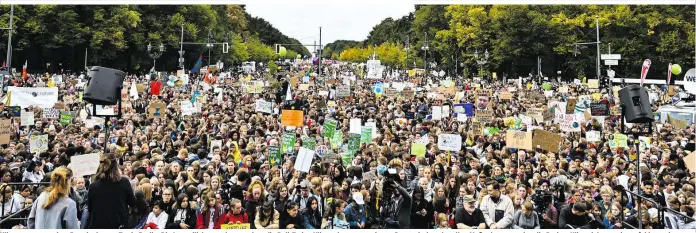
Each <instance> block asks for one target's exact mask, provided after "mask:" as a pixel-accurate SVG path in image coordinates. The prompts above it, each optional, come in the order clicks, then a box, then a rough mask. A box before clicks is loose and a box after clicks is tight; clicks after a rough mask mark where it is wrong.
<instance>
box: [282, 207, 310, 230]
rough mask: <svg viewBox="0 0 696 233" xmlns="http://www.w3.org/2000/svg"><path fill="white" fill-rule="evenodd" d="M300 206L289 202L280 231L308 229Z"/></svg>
mask: <svg viewBox="0 0 696 233" xmlns="http://www.w3.org/2000/svg"><path fill="white" fill-rule="evenodd" d="M299 211H300V205H299V204H297V203H296V202H292V201H291V202H289V203H288V204H287V205H286V206H285V214H283V216H281V217H282V220H281V221H280V229H306V226H305V221H304V219H303V218H302V216H301V215H300V214H299Z"/></svg>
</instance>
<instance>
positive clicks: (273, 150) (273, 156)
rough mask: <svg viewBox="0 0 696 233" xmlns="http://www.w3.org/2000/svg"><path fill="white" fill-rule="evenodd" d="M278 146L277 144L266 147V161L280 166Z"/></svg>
mask: <svg viewBox="0 0 696 233" xmlns="http://www.w3.org/2000/svg"><path fill="white" fill-rule="evenodd" d="M280 156H281V155H280V148H279V147H278V146H269V147H268V161H269V163H270V164H271V165H276V166H280V164H281V162H280Z"/></svg>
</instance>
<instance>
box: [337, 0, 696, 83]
mask: <svg viewBox="0 0 696 233" xmlns="http://www.w3.org/2000/svg"><path fill="white" fill-rule="evenodd" d="M596 19H599V29H600V38H599V39H600V41H601V42H602V43H601V45H600V46H601V47H600V49H601V53H602V54H605V53H609V43H611V53H614V54H621V55H622V60H621V61H619V66H614V67H612V69H613V70H615V71H616V75H617V77H626V78H637V77H639V75H640V66H641V64H642V63H643V60H645V59H651V60H652V66H651V68H650V70H651V71H650V72H649V73H648V78H655V79H665V78H666V75H667V74H666V70H667V65H668V63H673V64H680V65H681V66H682V67H685V68H687V67H694V57H695V55H696V51H695V49H694V44H695V41H696V37H695V31H694V21H693V19H694V7H693V6H688V5H630V6H629V5H417V6H416V9H415V12H413V13H411V14H409V15H407V16H404V17H402V18H400V19H397V20H394V19H391V18H387V19H385V20H383V21H382V22H381V23H380V24H378V25H376V26H375V27H374V28H373V30H372V32H371V33H370V34H369V36H368V38H367V39H366V40H365V41H362V42H359V43H356V44H355V48H359V49H358V50H371V49H370V48H371V46H372V48H375V47H383V44H385V43H386V44H387V45H384V47H389V46H390V44H395V45H398V46H401V47H402V48H403V47H404V46H405V45H406V42H407V40H408V42H409V44H410V49H409V50H408V53H409V54H408V56H402V55H400V54H402V53H404V52H405V51H403V50H399V51H397V50H387V51H392V52H394V53H397V54H380V53H379V52H378V53H377V54H378V58H382V56H385V57H396V58H399V59H400V60H397V61H390V62H388V63H398V64H399V65H400V66H401V67H409V68H412V67H413V63H414V62H415V64H416V67H419V68H422V67H423V57H424V51H423V50H422V49H421V48H422V47H423V45H424V41H425V40H426V38H427V41H428V47H429V51H428V52H427V61H428V63H436V64H437V66H436V67H430V68H435V69H438V70H440V69H443V70H448V71H450V72H452V71H454V70H455V66H457V65H459V67H457V70H459V72H460V74H459V75H462V73H461V72H462V71H463V70H467V71H471V72H470V73H474V71H476V70H478V65H477V64H476V61H475V59H474V56H473V54H474V52H475V51H479V53H480V54H481V53H482V52H483V51H484V50H486V49H487V50H488V51H489V53H490V58H489V59H488V63H487V64H486V65H485V66H484V70H486V71H487V73H490V72H497V73H498V76H501V75H502V74H505V75H506V76H508V77H517V76H528V75H529V74H530V73H531V74H533V75H536V74H537V73H538V72H537V57H540V58H541V60H542V64H541V67H542V74H543V75H544V76H547V77H556V76H557V71H561V76H563V77H589V78H594V77H596V76H597V72H596V55H597V52H596V51H597V49H596V47H595V45H580V46H577V50H576V43H581V42H594V41H596V39H597V38H596V27H595V20H596ZM398 46H397V47H398ZM345 49H347V48H344V50H345ZM344 50H341V51H338V50H332V51H330V52H331V53H332V54H324V56H327V55H328V56H327V57H336V56H337V57H339V58H340V59H342V60H346V61H365V60H367V59H368V57H369V55H371V54H372V51H363V52H355V51H350V50H345V51H344ZM372 50H373V49H372ZM326 52H327V51H325V53H326ZM342 52H345V53H346V54H343V53H342ZM355 54H359V56H358V57H357V58H356V56H357V55H355ZM344 55H345V56H344ZM406 57H408V60H406ZM606 68H607V67H606V66H604V65H602V73H603V74H602V76H606ZM465 75H466V74H465Z"/></svg>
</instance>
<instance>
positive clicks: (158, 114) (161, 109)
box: [147, 103, 167, 119]
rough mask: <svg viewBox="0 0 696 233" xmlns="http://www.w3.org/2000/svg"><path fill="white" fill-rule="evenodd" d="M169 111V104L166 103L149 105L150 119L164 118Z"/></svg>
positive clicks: (148, 115) (148, 113)
mask: <svg viewBox="0 0 696 233" xmlns="http://www.w3.org/2000/svg"><path fill="white" fill-rule="evenodd" d="M166 112H167V104H165V103H150V105H149V106H148V107H147V117H148V118H149V119H162V118H164V117H165V116H167V114H166Z"/></svg>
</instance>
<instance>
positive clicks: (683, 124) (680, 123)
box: [667, 114, 689, 130]
mask: <svg viewBox="0 0 696 233" xmlns="http://www.w3.org/2000/svg"><path fill="white" fill-rule="evenodd" d="M667 123H670V124H672V125H673V126H674V127H676V128H677V129H681V130H685V129H687V128H688V127H689V122H688V121H685V120H680V119H677V118H674V117H672V116H671V115H669V114H667Z"/></svg>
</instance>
